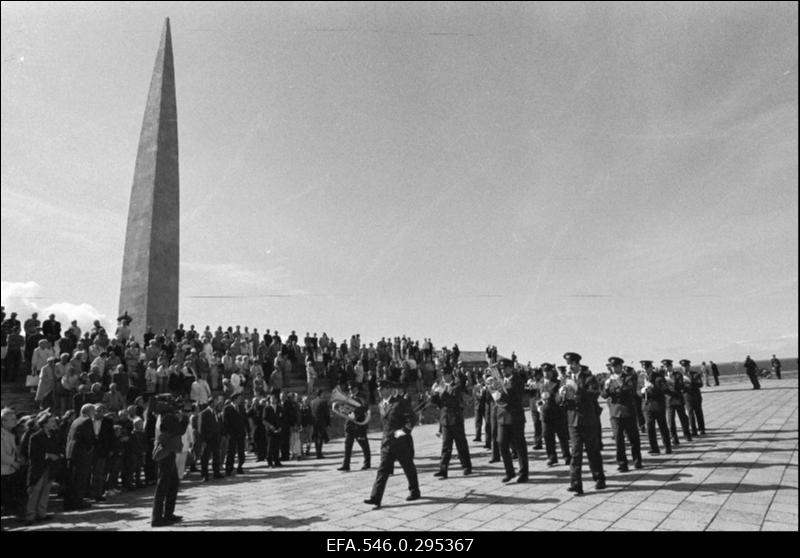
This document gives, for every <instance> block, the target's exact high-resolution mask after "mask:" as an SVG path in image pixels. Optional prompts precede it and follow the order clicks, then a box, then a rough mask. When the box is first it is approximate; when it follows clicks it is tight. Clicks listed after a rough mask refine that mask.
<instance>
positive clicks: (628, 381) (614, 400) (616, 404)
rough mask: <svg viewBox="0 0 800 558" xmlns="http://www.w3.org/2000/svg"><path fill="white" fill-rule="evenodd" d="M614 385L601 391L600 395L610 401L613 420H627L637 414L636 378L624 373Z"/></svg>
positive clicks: (609, 410)
mask: <svg viewBox="0 0 800 558" xmlns="http://www.w3.org/2000/svg"><path fill="white" fill-rule="evenodd" d="M617 380H618V381H617V382H616V383H615V382H614V381H613V380H612V381H611V382H610V383H611V384H613V385H609V387H606V386H605V385H604V386H603V388H602V389H601V390H600V394H601V395H602V396H603V397H605V398H607V399H608V412H609V416H610V417H611V418H627V417H632V416H634V415H635V414H636V399H635V397H636V386H637V378H636V376H631V375H630V374H625V373H622V374H620V375H619V378H618V379H617Z"/></svg>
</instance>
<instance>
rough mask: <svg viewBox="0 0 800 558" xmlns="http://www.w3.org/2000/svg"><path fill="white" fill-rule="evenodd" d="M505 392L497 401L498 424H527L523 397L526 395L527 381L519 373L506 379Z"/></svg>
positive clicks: (514, 373)
mask: <svg viewBox="0 0 800 558" xmlns="http://www.w3.org/2000/svg"><path fill="white" fill-rule="evenodd" d="M504 385H505V392H502V394H501V395H500V398H499V399H498V400H497V424H525V409H524V408H523V407H522V397H523V395H524V393H525V379H524V378H523V377H522V374H520V373H519V372H513V373H512V374H511V376H509V377H508V378H505V381H504Z"/></svg>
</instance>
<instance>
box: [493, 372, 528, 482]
mask: <svg viewBox="0 0 800 558" xmlns="http://www.w3.org/2000/svg"><path fill="white" fill-rule="evenodd" d="M499 367H500V370H501V371H502V374H503V380H502V384H501V383H500V382H499V381H498V380H497V379H496V378H494V377H492V383H491V384H490V385H489V390H490V391H491V392H492V398H493V399H494V400H495V407H496V411H495V415H496V417H497V443H498V445H499V446H500V457H501V458H502V459H503V465H504V466H505V471H506V476H505V477H503V482H509V481H510V480H512V479H513V478H514V477H515V476H517V475H516V473H515V472H514V462H513V461H512V459H511V448H512V447H513V448H514V450H515V451H516V453H517V457H518V458H519V476H518V477H517V482H518V483H524V482H528V447H527V444H526V443H525V409H524V408H523V406H522V396H523V394H524V392H525V379H524V378H523V376H522V374H521V373H519V372H517V371H516V370H515V369H514V361H512V360H511V359H507V358H504V359H501V360H500V362H499Z"/></svg>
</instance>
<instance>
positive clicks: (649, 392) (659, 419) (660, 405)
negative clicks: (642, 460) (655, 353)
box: [641, 360, 672, 455]
mask: <svg viewBox="0 0 800 558" xmlns="http://www.w3.org/2000/svg"><path fill="white" fill-rule="evenodd" d="M641 365H642V367H643V368H644V372H645V374H646V375H647V382H646V383H645V385H644V388H642V395H643V397H644V416H645V422H646V423H647V438H648V439H649V441H650V452H649V453H650V455H659V454H660V453H661V450H660V449H659V447H658V436H657V435H656V425H658V429H659V430H660V431H661V440H662V441H663V442H664V447H665V450H664V452H665V453H672V444H671V443H670V439H669V427H668V426H667V382H666V380H664V378H663V376H662V375H661V373H660V372H659V371H658V370H656V369H655V368H653V361H652V360H643V361H641Z"/></svg>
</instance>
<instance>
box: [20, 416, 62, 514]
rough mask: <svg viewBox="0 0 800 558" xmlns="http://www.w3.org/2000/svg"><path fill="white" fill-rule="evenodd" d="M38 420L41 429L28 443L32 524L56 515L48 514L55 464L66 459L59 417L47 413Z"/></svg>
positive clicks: (29, 505)
mask: <svg viewBox="0 0 800 558" xmlns="http://www.w3.org/2000/svg"><path fill="white" fill-rule="evenodd" d="M36 423H37V424H38V425H39V430H38V431H37V432H36V433H34V434H33V435H32V436H31V439H30V441H29V442H28V505H27V510H26V513H25V524H26V525H32V524H33V522H34V520H36V521H45V520H47V519H51V518H52V517H53V516H52V515H47V503H48V501H49V499H50V485H51V484H53V474H54V473H55V464H56V463H57V462H58V461H59V460H61V459H62V458H63V456H62V455H61V451H60V449H59V447H58V440H57V438H56V435H55V434H56V430H57V428H58V420H57V419H56V416H55V415H53V414H51V413H44V414H43V415H41V416H40V417H39V419H38V420H37V421H36ZM51 468H52V472H51Z"/></svg>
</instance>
